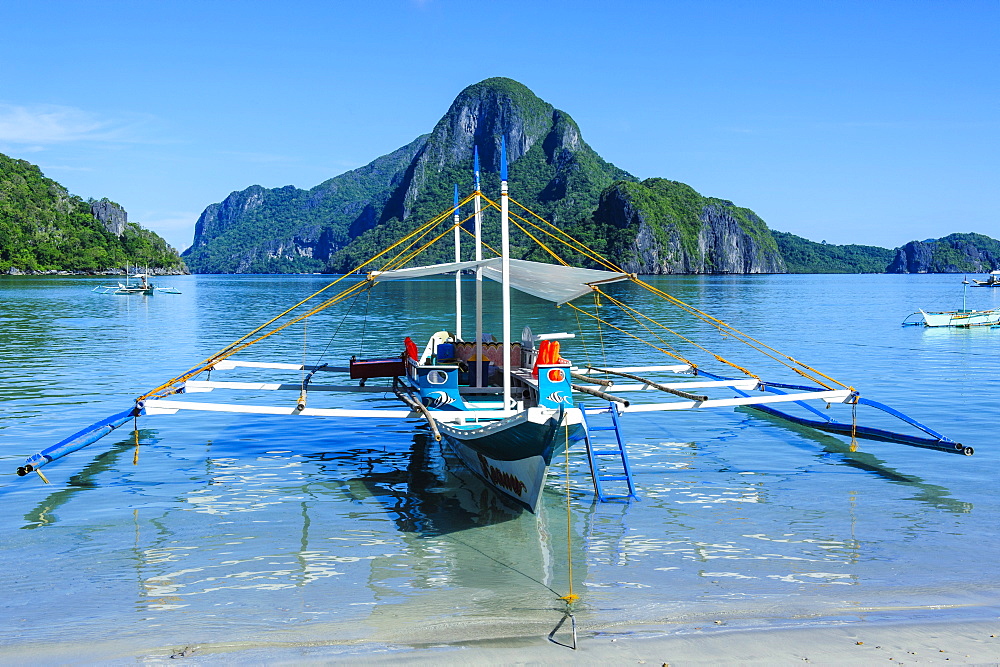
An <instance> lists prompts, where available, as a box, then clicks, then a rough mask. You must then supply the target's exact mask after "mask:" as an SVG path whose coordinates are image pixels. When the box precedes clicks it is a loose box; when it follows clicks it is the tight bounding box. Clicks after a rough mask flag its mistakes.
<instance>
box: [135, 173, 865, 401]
mask: <svg viewBox="0 0 1000 667" xmlns="http://www.w3.org/2000/svg"><path fill="white" fill-rule="evenodd" d="M477 195H479V196H480V197H481V199H482V201H483V202H484V203H485V207H484V208H486V209H488V208H493V209H495V210H498V211H499V210H500V209H501V207H500V205H499V204H497V203H496V202H494V201H493V200H491V199H490V198H489V197H486V196H485V195H483V194H482V192H473V193H472V194H470V195H468V196H467V197H465V198H464V199H463V200H462V201H461V202H460V203H459V204H458V206H459V207H461V206H465V205H467V204H468V203H469V202H471V201H472V200H473V198H474V197H475V196H477ZM508 199H509V201H510V202H512V203H513V204H515V205H517V206H518V207H519V208H520V209H522V210H523V211H524V212H525V213H526V214H527V215H528V217H524V216H521V215H518V214H517V213H515V212H513V211H510V212H509V216H510V220H511V221H512V222H513V224H514V226H515V227H517V229H519V230H520V231H521V232H522V233H523V234H524V235H525V236H526V237H527V238H529V239H531V241H532V242H533V243H535V244H536V245H538V246H539V247H540V248H542V249H543V250H544V251H545V252H546V253H547V254H548V255H549V256H550V257H552V259H553V260H554V261H556V262H558V263H559V264H561V265H563V266H569V263H568V262H567V261H566V260H565V259H564V258H563V257H561V256H560V255H559V254H558V253H557V252H556V251H555V250H553V248H552V247H550V246H549V245H548V244H547V243H546V242H545V241H544V240H543V238H544V237H547V238H548V239H549V240H550V242H558V243H559V244H562V245H563V246H565V247H566V248H568V249H569V250H570V251H572V252H574V253H578V254H579V255H581V256H583V257H585V258H586V259H588V260H590V261H592V262H594V263H595V264H597V265H599V266H601V267H604V268H605V269H607V270H610V271H614V272H616V273H625V271H624V270H623V269H621V267H619V266H617V265H616V264H615V263H614V262H612V261H610V260H608V259H607V258H605V257H603V256H601V255H600V254H599V253H598V252H597V251H595V250H594V249H593V248H590V247H589V246H587V245H586V244H585V243H583V242H582V241H580V240H579V239H576V238H575V237H573V236H572V235H570V234H569V233H567V232H565V231H564V230H562V229H559V228H558V227H556V226H555V225H554V224H552V223H551V222H549V221H547V220H545V219H544V218H543V217H542V216H540V215H539V214H537V213H535V212H534V211H532V210H531V209H529V208H528V207H526V206H524V205H523V204H521V203H520V202H518V201H517V200H515V199H513V198H510V197H508ZM455 211H456V207H454V206H452V207H449V208H448V209H446V210H445V211H443V212H442V213H440V214H439V215H437V216H435V217H434V218H432V219H431V220H429V221H427V222H426V223H424V224H422V225H419V226H418V227H416V228H415V229H413V230H412V231H410V232H409V233H407V234H405V235H403V237H402V238H400V239H399V240H398V241H396V242H395V243H393V244H391V245H390V246H388V247H387V248H385V249H384V250H382V251H381V252H379V253H377V254H375V255H374V256H373V257H371V258H370V259H368V260H366V261H365V262H363V263H361V264H359V265H358V266H356V267H355V268H354V269H352V271H351V272H350V273H347V274H344V275H342V276H340V277H338V278H337V279H336V280H334V281H333V282H331V283H329V284H328V285H326V286H324V287H322V288H321V289H319V290H317V291H316V292H314V293H313V294H311V295H309V296H308V297H306V298H304V299H302V300H301V301H299V302H298V303H296V304H295V305H293V306H291V307H290V308H288V309H286V310H284V311H282V312H281V313H279V314H278V315H276V316H274V317H272V318H271V319H269V320H267V321H266V322H264V323H263V324H261V325H260V326H258V327H256V328H255V329H253V330H251V331H250V332H248V333H247V334H245V335H244V336H242V337H240V338H238V339H236V340H235V341H233V342H232V343H230V344H229V345H227V346H226V347H224V348H222V349H221V350H219V351H218V352H216V353H215V354H213V355H212V356H210V357H208V358H207V359H205V360H204V361H203V362H202V363H201V364H199V365H198V366H196V367H195V368H193V369H191V370H190V371H187V372H186V373H183V374H181V375H179V376H177V377H175V378H172V379H171V380H169V381H167V382H165V383H164V384H162V385H160V386H158V387H156V388H155V389H153V390H152V391H150V392H148V393H146V394H145V395H143V396H141V397H140V398H139V399H138V400H144V399H147V398H150V397H152V396H155V395H157V394H159V393H160V392H163V391H164V390H167V389H169V388H171V387H174V386H175V385H177V384H180V383H182V382H184V381H186V380H188V379H190V378H192V377H194V376H196V375H198V374H199V373H201V372H203V371H206V370H209V369H211V368H212V366H213V365H214V364H216V363H218V362H219V361H222V360H224V359H227V358H229V357H231V356H232V355H234V354H236V353H237V352H240V351H241V350H244V349H246V348H247V347H250V346H251V345H254V344H256V343H258V342H260V341H262V340H264V339H266V338H268V337H270V336H272V335H274V334H276V333H278V332H280V331H282V330H284V329H286V328H287V327H289V326H291V325H293V324H296V323H297V322H301V321H303V320H305V319H306V318H309V317H311V316H313V315H315V314H317V313H319V312H322V311H323V310H326V309H327V308H329V307H331V306H333V305H335V304H337V303H339V302H341V301H343V300H344V299H346V298H348V297H350V296H352V295H355V294H356V293H357V292H358V291H359V290H361V289H364V288H368V287H371V281H372V279H371V278H370V277H369V279H368V280H364V281H359V282H357V283H355V284H354V285H351V286H350V287H347V288H345V289H344V290H342V291H341V292H340V293H338V294H336V295H334V296H332V297H329V298H327V299H325V300H323V301H321V302H320V303H319V304H318V305H314V306H312V307H311V308H308V309H307V310H306V311H305V312H302V313H301V314H299V315H297V316H295V317H291V318H290V319H288V320H287V321H285V322H283V323H281V324H277V323H278V322H279V320H281V319H282V318H285V317H286V316H288V315H290V314H292V313H293V312H294V311H296V310H297V309H300V308H302V307H303V306H305V305H306V304H307V303H309V302H310V301H311V300H313V299H315V298H316V297H318V296H320V295H321V294H323V293H324V292H325V291H327V290H329V289H330V288H332V287H333V286H334V285H336V284H338V283H339V282H340V281H342V280H343V279H344V278H346V277H347V276H348V275H352V274H354V273H360V272H361V271H362V269H364V268H365V267H368V266H370V265H372V264H373V263H375V262H376V261H378V260H380V259H382V258H385V257H386V256H390V255H391V256H390V257H389V259H388V260H385V261H384V263H383V265H382V267H381V269H380V270H381V271H387V270H393V269H396V268H401V267H404V266H406V265H407V264H408V263H409V262H411V261H413V260H414V259H415V258H416V257H418V256H419V255H420V254H421V253H423V252H425V251H426V250H427V249H429V248H430V247H432V246H434V245H435V244H436V243H437V242H438V241H440V240H441V239H442V238H444V237H446V236H448V235H449V233H450V232H452V231H454V230H455V229H456V228H458V229H460V230H462V231H464V232H465V233H466V234H469V235H472V236H474V234H473V233H472V232H470V231H469V230H468V229H465V227H464V225H465V223H466V222H468V221H469V220H471V219H473V218H474V217H475V213H472V214H471V215H469V216H466V217H465V218H464V219H463V220H461V221H459V222H455V223H453V224H451V225H446V228H445V229H444V231H438V232H437V233H436V234H434V232H435V230H437V229H438V227H440V226H441V225H442V223H444V222H445V220H447V219H448V217H449V216H451V215H453V214H454V212H455ZM529 217H530V218H534V219H535V220H537V221H538V222H539V223H541V224H536V222H534V221H532V220H530V219H529ZM432 234H434V235H433V236H432ZM428 237H430V240H426V239H428ZM483 245H484V246H485V247H486V248H488V249H489V250H490V251H492V252H493V253H494V254H497V255H499V254H500V253H498V252H497V251H496V249H494V248H492V247H490V246H489V245H487V244H485V243H483ZM393 252H394V253H395V254H391V253H393ZM629 280H630V281H631V282H632V283H634V284H636V285H638V286H640V287H642V288H643V289H645V290H647V291H649V292H650V293H652V294H654V295H656V296H658V297H660V298H662V299H664V300H666V301H667V302H668V303H670V304H672V305H674V306H675V307H677V308H680V309H681V310H683V311H684V312H686V313H688V314H689V315H692V316H693V317H695V318H696V319H698V320H700V321H702V322H705V323H707V324H708V325H710V326H712V327H713V328H715V329H717V330H718V331H719V333H720V334H721V335H723V336H728V337H730V338H732V339H733V340H734V341H737V342H739V343H742V344H743V345H746V346H747V347H749V348H750V349H752V350H754V351H756V352H757V353H759V354H762V355H763V356H765V357H767V358H769V359H771V360H773V361H775V362H777V363H779V364H782V365H783V366H785V367H787V368H789V369H791V370H793V371H794V372H795V373H797V374H798V375H800V376H802V377H804V378H806V379H808V380H810V381H812V382H814V383H816V384H817V385H819V386H821V387H824V388H826V389H830V388H831V387H830V385H828V384H827V383H826V382H824V381H823V380H826V381H827V382H830V383H833V384H836V385H838V386H840V387H843V388H845V389H851V390H852V391H853V388H852V387H849V386H848V385H846V384H844V383H842V382H839V381H837V380H835V379H833V378H831V377H830V376H829V375H826V374H824V373H822V372H820V371H818V370H817V369H815V368H813V367H811V366H809V365H807V364H805V363H803V362H801V361H799V360H797V359H795V358H793V357H791V356H789V355H786V354H784V353H782V352H779V351H778V350H776V349H774V348H773V347H771V346H769V345H767V344H765V343H763V342H761V341H760V340H758V339H756V338H754V337H752V336H750V335H748V334H746V333H744V332H742V331H740V330H738V329H736V328H735V327H733V326H731V325H730V324H728V323H726V322H724V321H722V320H720V319H718V318H715V317H713V316H711V315H709V314H708V313H705V312H704V311H702V310H700V309H698V308H695V307H694V306H691V305H690V304H688V303H685V302H684V301H681V300H680V299H678V298H677V297H675V296H673V295H671V294H669V293H667V292H665V291H664V290H662V289H660V288H658V287H656V286H654V285H651V284H649V283H648V282H646V281H644V280H642V279H640V278H639V277H638V276H635V275H629ZM600 295H603V296H604V297H605V298H607V299H608V300H609V301H610V302H611V303H613V304H614V305H616V306H618V307H619V308H620V309H621V310H622V311H623V312H624V313H625V314H627V315H628V316H629V317H630V318H631V319H632V320H633V321H634V322H635V323H636V324H637V325H639V326H640V327H642V328H643V329H644V330H645V331H646V332H647V333H648V334H649V335H651V336H652V337H653V338H655V339H656V340H657V341H658V342H659V343H660V345H657V344H654V343H652V342H650V341H647V340H645V339H643V338H641V337H640V336H636V335H635V334H633V333H631V332H628V331H626V330H624V329H622V328H621V327H618V326H615V325H613V324H611V323H610V322H608V321H607V320H606V319H605V318H603V317H601V315H600ZM594 298H595V308H596V309H597V311H596V312H597V314H594V315H592V314H591V313H589V312H587V311H585V310H582V309H580V308H578V307H577V306H575V305H573V304H568V305H570V306H571V307H572V308H573V309H574V310H575V311H576V313H577V315H576V317H577V324H578V326H579V313H583V314H584V315H587V316H588V317H591V318H592V319H594V320H595V321H596V322H597V323H598V333H599V335H600V336H601V341H600V342H601V348H602V356H603V352H604V341H603V334H602V333H601V327H600V325H602V324H603V325H607V326H609V327H611V328H613V329H615V330H616V331H619V332H621V333H624V334H626V335H628V336H630V337H632V338H634V339H636V340H638V341H640V342H642V343H645V344H647V345H649V346H650V347H653V348H655V349H657V350H659V351H660V352H663V353H664V354H666V355H668V356H670V357H673V358H675V359H677V360H679V361H682V362H684V363H686V364H689V365H691V366H692V367H694V368H697V365H696V364H695V363H694V362H692V361H691V360H689V359H687V358H685V357H684V356H683V355H682V354H681V353H680V352H679V351H677V350H676V348H674V346H673V345H671V344H670V343H669V342H667V341H666V340H665V339H664V338H663V337H662V336H661V335H659V334H657V333H656V331H654V330H653V328H651V326H650V324H651V325H653V326H655V327H658V328H659V329H661V330H663V331H665V332H667V333H669V334H671V335H672V336H675V337H677V338H679V339H680V340H682V341H683V342H685V343H688V344H690V345H693V346H694V347H696V348H698V349H699V350H701V351H702V352H704V353H707V354H709V355H711V357H712V358H714V359H715V360H716V361H718V362H720V363H723V364H726V365H728V366H730V367H731V368H734V369H736V370H738V371H739V372H741V373H743V374H745V375H747V376H749V377H753V378H757V379H759V378H758V376H757V375H755V374H754V373H752V372H751V371H749V370H748V369H746V368H744V367H743V366H740V365H739V364H736V363H735V362H733V361H730V360H728V359H726V358H724V357H722V356H721V355H719V354H717V353H714V352H712V351H711V350H709V349H707V348H706V347H704V346H703V345H700V344H698V343H696V342H694V341H693V340H691V339H690V338H688V337H686V336H684V335H682V334H681V333H679V332H678V331H675V330H674V329H671V328H669V327H667V326H665V325H663V324H662V323H660V322H657V321H656V320H655V319H653V318H651V317H649V316H648V315H645V314H643V313H641V312H640V311H638V310H636V309H635V308H632V307H630V306H627V305H626V304H624V303H623V302H622V301H621V300H619V299H616V298H614V297H612V296H610V295H608V294H607V293H606V292H604V291H603V290H601V289H600V288H598V287H597V286H596V285H595V286H594ZM640 318H641V319H640ZM647 322H648V323H649V324H647ZM272 325H276V326H273V327H272ZM269 327H272V328H270V329H269ZM581 331H582V329H581ZM261 332H263V333H261ZM257 334H260V335H257ZM303 335H305V332H303ZM661 345H662V347H661ZM605 363H606V362H605ZM820 378H822V379H820ZM166 393H172V392H170V391H168V392H166Z"/></svg>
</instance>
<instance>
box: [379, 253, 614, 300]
mask: <svg viewBox="0 0 1000 667" xmlns="http://www.w3.org/2000/svg"><path fill="white" fill-rule="evenodd" d="M479 266H481V267H482V268H483V275H484V276H486V277H487V278H489V279H490V280H493V281H496V282H501V281H502V280H503V276H502V269H501V260H500V258H499V257H492V258H490V259H484V260H482V261H479V262H477V261H475V260H473V261H470V262H449V263H447V264H434V265H432V266H415V267H412V268H409V269H399V270H397V271H372V272H371V274H370V276H371V278H372V279H373V280H374V281H375V282H382V281H384V280H408V279H410V278H423V277H425V276H433V275H437V274H440V273H452V272H454V271H465V270H470V269H475V268H476V267H479ZM628 278H629V274H627V273H615V272H613V271H600V270H597V269H578V268H575V267H572V266H560V265H558V264H544V263H542V262H529V261H527V260H524V259H512V260H510V286H511V287H513V288H514V289H516V290H518V291H520V292H524V293H526V294H531V295H533V296H537V297H539V298H540V299H545V300H546V301H552V302H554V303H557V304H563V303H566V302H567V301H572V300H573V299H575V298H577V297H579V296H583V295H584V294H589V293H590V292H591V291H593V288H592V285H598V284H603V283H614V282H618V281H619V280H627V279H628Z"/></svg>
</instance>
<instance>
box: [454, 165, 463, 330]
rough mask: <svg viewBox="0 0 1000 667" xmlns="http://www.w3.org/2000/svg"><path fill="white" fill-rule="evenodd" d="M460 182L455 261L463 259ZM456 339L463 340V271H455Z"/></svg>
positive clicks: (456, 209) (456, 194)
mask: <svg viewBox="0 0 1000 667" xmlns="http://www.w3.org/2000/svg"><path fill="white" fill-rule="evenodd" d="M461 219H462V218H461V216H459V214H458V183H456V184H455V261H456V262H461V261H462V228H461V227H459V226H458V223H459V221H460V220H461ZM455 340H456V341H459V340H462V272H461V271H456V272H455Z"/></svg>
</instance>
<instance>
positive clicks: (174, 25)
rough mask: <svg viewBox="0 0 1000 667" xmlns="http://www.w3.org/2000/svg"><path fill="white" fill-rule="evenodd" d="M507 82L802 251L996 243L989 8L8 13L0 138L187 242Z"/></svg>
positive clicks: (173, 4)
mask: <svg viewBox="0 0 1000 667" xmlns="http://www.w3.org/2000/svg"><path fill="white" fill-rule="evenodd" d="M491 76H507V77H511V78H513V79H516V80H518V81H520V82H522V83H524V84H525V85H527V86H528V87H529V88H531V89H532V90H533V91H534V92H535V93H536V94H537V95H538V96H539V97H541V98H542V99H544V100H546V101H548V102H550V103H551V104H553V105H554V106H556V107H557V108H559V109H562V110H564V111H567V112H568V113H570V114H571V115H572V116H573V117H574V118H575V119H576V121H577V122H578V123H579V125H580V128H581V130H582V133H583V137H584V139H585V140H586V141H587V142H588V143H589V144H590V145H591V146H592V147H593V148H594V149H595V150H597V152H598V153H600V154H601V155H602V156H603V157H604V158H605V159H607V160H609V161H611V162H613V163H615V164H616V165H618V166H619V167H622V168H624V169H626V170H628V171H630V172H631V173H633V174H635V175H636V176H639V177H640V178H648V177H652V176H659V177H665V178H670V179H673V180H678V181H682V182H685V183H688V184H690V185H691V186H693V187H694V188H695V189H696V190H698V191H699V192H701V193H702V194H704V195H709V196H715V197H722V198H726V199H731V200H733V201H734V202H735V203H736V204H738V205H740V206H745V207H748V208H751V209H753V210H754V211H756V212H757V213H758V214H759V215H760V216H761V217H762V218H763V219H764V220H765V221H766V222H767V223H768V225H769V226H770V227H771V228H772V229H777V230H781V231H789V232H793V233H795V234H799V235H801V236H805V237H807V238H810V239H813V240H815V241H821V240H826V241H828V242H830V243H863V244H873V245H882V246H886V247H895V246H898V245H901V244H903V243H905V242H907V241H910V240H913V239H924V238H931V237H938V236H943V235H945V234H949V233H952V232H957V231H961V232H969V231H974V232H979V233H983V234H988V235H991V236H994V237H998V236H1000V216H998V213H997V211H998V209H1000V207H998V205H997V198H998V194H1000V192H998V190H1000V150H998V149H1000V141H998V136H1000V2H998V1H997V0H991V1H989V2H987V1H980V0H949V1H944V0H942V1H940V2H928V1H925V0H867V1H865V2H853V1H850V0H837V1H829V2H828V1H822V0H815V1H808V0H806V1H803V0H797V1H794V2H784V1H780V2H766V1H763V0H760V1H758V2H737V1H732V2H725V1H714V0H705V1H703V2H671V1H669V0H664V1H662V2H615V3H611V2H586V1H578V2H558V1H553V2H539V1H538V0H535V1H529V2H520V1H511V2H504V3H499V2H475V1H466V2H452V1H445V0H422V1H417V0H385V1H382V2H334V1H326V2H305V1H299V2H296V1H294V0H286V1H285V2H251V1H244V2H236V1H219V0H199V1H198V2H191V1H187V0H172V1H170V2H139V1H131V0H129V1H121V2H115V1H110V0H109V1H105V2H95V1H91V0H62V1H60V0H48V1H45V0H42V1H35V2H14V1H13V0H7V1H4V2H0V152H2V153H5V154H7V155H10V156H12V157H17V158H22V159H25V160H28V161H30V162H33V163H35V164H38V165H39V166H40V167H41V168H42V169H43V171H44V172H45V174H46V175H47V176H49V177H51V178H53V179H55V180H57V181H59V182H60V183H62V184H63V185H64V186H66V187H67V188H68V189H69V190H70V192H72V193H74V194H78V195H80V196H83V197H105V196H106V197H109V198H111V199H112V200H115V201H117V202H119V203H120V204H122V205H123V206H124V207H125V209H126V210H127V211H128V213H129V219H130V220H133V221H137V222H139V223H141V224H143V225H145V226H147V227H149V228H151V229H153V230H155V231H157V232H159V233H160V234H162V235H163V236H164V237H165V238H167V240H168V241H170V242H171V243H172V244H173V245H175V246H176V247H178V248H179V249H183V248H184V247H186V246H187V245H189V244H190V242H191V237H192V234H193V229H194V223H195V221H196V220H197V218H198V215H199V214H200V213H201V211H202V210H203V209H204V208H205V206H207V205H208V204H211V203H213V202H218V201H221V200H222V199H223V198H225V197H226V196H227V195H228V194H229V193H230V192H232V191H234V190H242V189H243V188H246V187H247V186H249V185H252V184H260V185H263V186H265V187H279V186H283V185H289V184H291V185H295V186H298V187H302V188H309V187H312V186H314V185H316V184H318V183H320V182H322V181H324V180H326V179H327V178H330V177H332V176H335V175H337V174H339V173H342V172H344V171H346V170H349V169H352V168H355V167H359V166H361V165H363V164H366V163H368V162H370V161H371V160H373V159H375V158H376V157H378V156H380V155H383V154H385V153H388V152H389V151H391V150H393V149H395V148H398V147H399V146H402V145H404V144H406V143H408V142H410V141H411V140H413V139H414V138H415V137H416V136H417V135H419V134H422V133H425V132H429V131H430V130H431V129H432V128H433V126H434V123H435V122H436V121H437V120H438V119H439V118H440V117H441V116H442V115H443V114H444V112H445V111H446V110H447V108H448V106H449V105H450V103H451V102H452V100H453V99H454V98H455V96H456V95H457V94H458V93H459V91H461V90H462V88H464V87H465V86H467V85H469V84H472V83H475V82H477V81H480V80H482V79H485V78H487V77H491Z"/></svg>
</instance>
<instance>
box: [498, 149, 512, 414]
mask: <svg viewBox="0 0 1000 667" xmlns="http://www.w3.org/2000/svg"><path fill="white" fill-rule="evenodd" d="M508 206H509V202H508V201H507V140H506V139H505V138H504V137H503V136H501V137H500V257H501V260H500V261H501V264H500V266H501V267H502V275H503V283H502V284H503V343H502V344H501V351H502V352H503V365H502V369H503V406H504V410H509V409H510V408H511V405H510V371H511V368H510V349H511V348H510V225H509V220H508Z"/></svg>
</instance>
